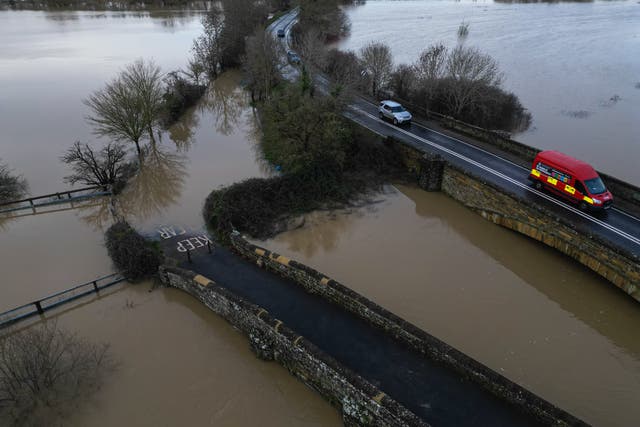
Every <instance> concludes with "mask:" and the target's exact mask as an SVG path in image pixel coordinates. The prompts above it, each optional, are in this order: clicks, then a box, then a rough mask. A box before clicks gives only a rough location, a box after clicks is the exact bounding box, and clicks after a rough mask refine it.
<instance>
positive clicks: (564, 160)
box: [537, 150, 598, 179]
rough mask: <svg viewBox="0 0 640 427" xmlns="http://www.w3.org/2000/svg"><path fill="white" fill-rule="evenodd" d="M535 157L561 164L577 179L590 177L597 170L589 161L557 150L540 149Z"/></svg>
mask: <svg viewBox="0 0 640 427" xmlns="http://www.w3.org/2000/svg"><path fill="white" fill-rule="evenodd" d="M537 158H538V159H539V160H542V161H544V160H547V161H548V162H552V163H556V164H557V165H558V166H563V167H564V168H566V169H567V170H568V171H570V172H572V173H573V174H574V175H576V177H577V178H579V179H590V178H595V177H597V176H598V172H596V170H595V169H594V168H593V167H592V166H591V165H590V164H589V163H586V162H583V161H582V160H578V159H576V158H574V157H571V156H569V155H567V154H564V153H561V152H559V151H555V150H547V151H541V152H540V153H538V156H537Z"/></svg>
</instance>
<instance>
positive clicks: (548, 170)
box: [536, 162, 571, 184]
mask: <svg viewBox="0 0 640 427" xmlns="http://www.w3.org/2000/svg"><path fill="white" fill-rule="evenodd" d="M536 169H537V170H538V171H540V172H542V173H543V174H545V175H549V176H551V177H553V178H555V179H557V180H558V181H560V182H564V183H565V184H568V183H569V182H570V181H571V175H568V174H566V173H564V172H560V171H559V170H557V169H554V168H552V167H551V166H548V165H545V164H544V163H542V162H538V164H537V165H536Z"/></svg>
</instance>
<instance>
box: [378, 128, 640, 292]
mask: <svg viewBox="0 0 640 427" xmlns="http://www.w3.org/2000/svg"><path fill="white" fill-rule="evenodd" d="M387 143H388V144H392V145H393V146H394V147H395V149H396V150H397V152H398V153H399V154H400V156H401V157H402V159H403V161H404V164H405V166H406V167H407V169H408V170H409V171H412V172H413V173H414V174H415V176H416V179H417V181H418V183H419V185H420V186H421V187H422V188H425V186H424V185H423V182H424V181H425V180H430V179H431V180H432V179H433V173H432V172H433V171H432V170H430V169H429V168H430V167H431V165H432V163H431V162H430V161H429V159H430V158H431V157H430V156H429V155H427V156H426V157H425V154H424V152H423V150H422V149H421V148H420V147H417V146H413V145H411V144H410V143H405V142H403V141H398V140H390V141H388V142H387ZM425 189H427V188H425ZM441 190H442V191H443V192H444V193H446V194H448V195H449V196H451V197H452V198H454V199H455V200H457V201H459V202H460V203H462V204H463V205H465V206H466V207H468V208H470V209H472V210H474V211H475V212H477V213H478V214H480V215H482V217H484V218H485V219H487V220H489V221H491V222H493V223H495V224H498V225H501V226H503V227H506V228H509V229H512V230H515V231H517V232H519V233H522V234H525V235H527V236H529V237H531V238H533V239H536V240H538V241H540V242H542V243H544V244H546V245H548V246H551V247H553V248H555V249H557V250H559V251H560V252H562V253H564V254H566V255H568V256H570V257H571V258H573V259H575V260H576V261H578V262H579V263H581V264H583V265H585V266H587V267H588V268H590V269H591V270H593V271H595V272H596V273H598V274H599V275H601V276H602V277H604V278H605V279H607V280H608V281H610V282H611V283H613V284H614V285H616V286H617V287H618V288H620V289H621V290H623V291H624V292H626V293H627V294H629V295H630V296H631V297H633V298H634V299H636V300H637V301H640V259H638V257H637V256H635V255H634V254H632V253H629V252H626V251H623V250H621V249H619V248H616V247H614V246H612V245H611V244H609V243H608V242H606V241H603V240H601V239H599V238H598V237H597V236H595V235H592V234H591V233H590V232H589V230H586V229H585V230H582V229H580V228H579V227H577V226H576V225H574V224H572V223H570V222H569V221H567V220H566V219H564V218H562V217H559V216H557V215H555V214H553V213H552V212H550V211H548V210H547V209H545V208H544V207H542V206H540V205H538V204H535V203H533V202H531V201H528V200H525V199H522V198H520V197H518V196H517V195H514V194H510V193H509V192H507V191H506V190H504V189H502V188H499V187H497V186H495V185H493V184H491V183H488V182H485V181H483V180H482V179H481V178H479V177H476V176H474V175H473V174H471V173H469V172H466V171H464V170H462V169H459V168H457V167H455V166H453V165H450V164H447V165H446V166H445V167H444V168H443V169H442V183H441Z"/></svg>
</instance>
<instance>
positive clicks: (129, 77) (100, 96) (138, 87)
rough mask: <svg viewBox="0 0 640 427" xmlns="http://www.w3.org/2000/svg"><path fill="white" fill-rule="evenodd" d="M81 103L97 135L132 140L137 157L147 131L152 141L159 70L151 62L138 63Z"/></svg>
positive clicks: (158, 104)
mask: <svg viewBox="0 0 640 427" xmlns="http://www.w3.org/2000/svg"><path fill="white" fill-rule="evenodd" d="M84 103H85V104H86V105H87V106H88V107H89V108H91V110H92V113H93V114H92V115H89V116H87V120H88V121H89V123H91V124H92V125H94V132H95V134H96V135H99V136H106V137H109V138H113V139H114V140H116V141H131V142H133V143H135V145H136V148H137V150H138V154H139V155H140V154H141V150H140V140H141V139H142V138H143V137H144V134H145V133H146V132H148V134H149V138H151V140H152V141H153V128H154V127H155V126H156V125H157V123H158V120H159V115H160V111H161V108H162V75H161V72H160V68H159V67H158V66H157V65H155V64H154V63H153V62H152V61H149V62H145V61H143V60H138V61H136V62H134V63H133V64H131V65H129V66H128V67H127V68H125V70H123V71H122V72H121V73H120V75H119V76H118V77H116V78H115V79H114V80H113V81H111V82H110V83H107V85H106V86H105V88H104V89H101V90H98V91H96V92H94V93H93V94H92V95H91V96H89V98H87V99H86V100H85V101H84Z"/></svg>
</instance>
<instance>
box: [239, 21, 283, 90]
mask: <svg viewBox="0 0 640 427" xmlns="http://www.w3.org/2000/svg"><path fill="white" fill-rule="evenodd" d="M279 46H280V45H279V44H278V43H277V42H276V41H275V39H274V38H273V37H271V35H269V34H267V32H266V31H264V29H262V28H258V29H257V30H256V32H255V33H254V34H253V35H252V36H251V37H249V38H248V39H247V46H246V49H247V53H246V56H245V58H244V70H245V73H246V75H247V77H248V80H249V89H250V90H251V99H252V100H255V99H256V97H257V99H259V100H263V99H267V98H269V95H270V93H271V88H273V87H274V86H275V85H276V84H277V83H278V80H280V72H279V71H278V62H279V60H278V58H279Z"/></svg>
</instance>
